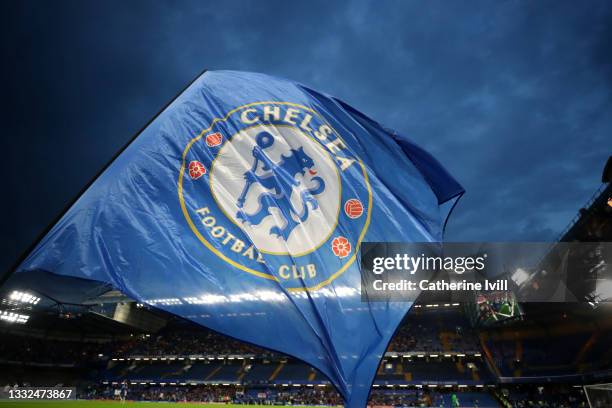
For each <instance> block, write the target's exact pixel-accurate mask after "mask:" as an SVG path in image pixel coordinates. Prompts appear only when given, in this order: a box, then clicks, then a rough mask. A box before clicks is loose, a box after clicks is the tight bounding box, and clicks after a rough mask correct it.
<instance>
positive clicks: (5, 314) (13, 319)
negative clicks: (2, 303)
mask: <svg viewBox="0 0 612 408" xmlns="http://www.w3.org/2000/svg"><path fill="white" fill-rule="evenodd" d="M29 319H30V316H28V315H24V314H20V313H13V312H9V311H7V310H3V311H1V312H0V320H2V321H4V322H7V323H18V324H25V323H27V321H28V320H29Z"/></svg>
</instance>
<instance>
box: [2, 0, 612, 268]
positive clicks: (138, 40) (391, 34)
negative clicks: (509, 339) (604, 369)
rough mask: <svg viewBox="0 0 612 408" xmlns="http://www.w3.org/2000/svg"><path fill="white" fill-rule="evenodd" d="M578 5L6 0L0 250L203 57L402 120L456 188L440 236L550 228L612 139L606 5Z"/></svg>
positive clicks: (581, 193)
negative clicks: (458, 195) (460, 193)
mask: <svg viewBox="0 0 612 408" xmlns="http://www.w3.org/2000/svg"><path fill="white" fill-rule="evenodd" d="M587 6H588V7H587ZM587 6H585V5H578V4H577V3H575V2H569V1H567V2H514V1H513V2H509V1H507V2H501V1H500V2H482V3H470V4H466V3H461V4H460V3H454V2H431V1H430V2H426V3H421V2H384V1H383V2H381V1H379V2H345V3H341V2H320V3H315V2H246V1H245V2H228V1H224V2H200V1H197V2H135V1H131V2H87V3H86V2H54V3H49V2H42V1H41V2H34V3H32V2H30V3H28V2H18V1H15V2H12V3H8V2H5V3H4V4H3V6H2V7H3V8H4V9H5V10H3V13H2V15H3V18H4V21H3V24H2V27H3V28H2V30H3V35H2V43H3V60H4V62H3V64H4V67H3V71H4V72H3V79H4V83H5V84H4V88H5V89H4V90H3V96H4V98H3V109H2V123H3V125H4V128H3V135H2V144H3V152H4V159H3V162H2V172H3V175H4V178H5V180H7V181H5V184H8V186H5V189H4V191H5V194H4V199H3V201H2V214H3V220H2V237H1V244H2V247H3V249H4V250H3V251H2V255H1V259H0V265H1V266H2V267H3V269H6V267H8V266H9V265H10V264H11V263H12V261H13V260H14V259H15V258H16V257H17V254H18V253H19V252H20V251H21V250H23V249H24V248H25V247H26V246H27V245H28V243H29V242H30V241H31V240H32V239H33V238H34V237H35V236H36V234H37V233H38V232H39V231H40V230H41V229H42V228H43V227H44V226H45V225H46V224H47V223H48V222H49V221H50V220H51V219H52V218H53V216H54V215H55V214H57V213H58V212H59V211H60V210H61V209H62V208H63V206H64V205H65V203H66V202H67V201H68V200H69V199H70V198H71V197H72V196H74V194H76V192H78V191H79V189H80V188H81V187H82V186H83V185H84V184H85V183H86V182H87V181H88V180H89V179H90V178H91V177H92V176H93V175H94V174H95V173H96V172H97V170H98V169H100V168H101V167H102V166H103V164H104V163H105V162H106V161H107V160H108V159H109V158H110V157H111V156H112V155H113V153H114V152H115V151H117V150H118V149H119V148H120V146H121V145H123V144H124V143H125V142H126V141H127V140H128V139H129V138H130V137H131V135H132V134H133V133H134V132H136V131H137V130H138V129H139V128H140V127H141V126H142V125H143V124H144V123H146V121H147V120H148V119H149V118H150V117H151V116H152V115H153V114H155V113H156V112H157V110H158V109H159V108H160V107H161V106H162V105H163V104H164V103H165V102H166V101H167V100H169V99H170V98H171V97H172V96H174V94H175V93H176V92H177V91H178V90H179V89H181V88H182V87H183V86H184V85H185V84H186V83H187V82H189V81H190V80H191V79H192V78H193V77H194V76H195V75H196V74H197V73H198V72H199V71H201V70H202V69H203V68H209V69H240V70H249V71H259V72H265V73H269V74H274V75H280V76H284V77H288V78H292V79H295V80H298V81H300V82H303V83H305V84H307V85H310V86H312V87H314V88H317V89H319V90H322V91H324V92H327V93H330V94H333V95H336V96H338V97H340V98H341V99H343V100H345V101H347V102H348V103H350V104H352V105H354V106H355V107H357V108H358V109H360V110H362V111H364V112H365V113H367V114H369V115H371V116H372V117H374V118H376V119H377V120H379V121H380V122H382V123H384V124H386V125H388V126H390V127H393V128H395V129H397V130H398V131H400V132H402V133H404V134H406V135H409V136H410V137H411V138H412V139H413V140H415V141H416V142H417V143H419V144H421V145H423V146H424V147H426V148H427V149H428V150H430V151H431V152H432V153H433V154H434V155H435V156H436V157H438V158H439V159H440V161H441V162H442V163H444V164H445V165H446V166H447V167H448V168H449V170H450V171H451V172H452V173H453V174H454V175H455V176H456V177H457V178H458V179H459V181H460V182H462V183H463V185H464V186H465V187H466V190H467V194H466V196H465V197H464V199H463V200H462V202H461V203H460V205H459V207H458V208H457V210H456V211H455V214H454V218H453V219H452V220H451V222H450V224H449V228H448V237H449V238H450V239H453V240H485V239H489V240H499V241H503V240H517V239H523V240H547V239H554V238H555V237H556V234H558V233H559V232H560V230H562V228H563V227H564V226H565V224H566V223H567V222H568V221H569V220H570V219H571V218H572V216H573V215H574V214H575V213H576V211H577V210H578V208H579V207H580V206H581V205H582V204H583V203H584V202H585V201H586V200H587V199H588V198H589V196H590V194H591V193H592V192H593V191H594V190H595V188H597V187H598V177H599V173H600V171H601V168H602V166H603V163H604V160H605V158H606V157H607V156H608V155H609V154H610V152H611V150H612V149H610V146H611V145H612V143H611V140H612V115H610V112H611V108H612V101H611V92H610V91H611V89H612V53H610V52H609V50H610V49H612V28H611V27H612V14H611V11H612V6H610V4H609V3H606V2H590V3H588V5H587Z"/></svg>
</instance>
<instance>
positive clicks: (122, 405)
mask: <svg viewBox="0 0 612 408" xmlns="http://www.w3.org/2000/svg"><path fill="white" fill-rule="evenodd" d="M0 407H1V408H30V407H32V408H81V407H82V408H152V407H157V408H162V407H171V408H183V407H189V408H196V407H197V408H209V407H211V408H244V407H245V405H228V404H205V403H199V402H171V403H168V402H132V401H126V402H120V401H83V400H76V401H75V400H69V401H58V400H54V401H26V400H21V401H14V400H13V401H10V400H0ZM302 408H308V407H302Z"/></svg>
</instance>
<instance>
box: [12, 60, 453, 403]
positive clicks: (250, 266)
mask: <svg viewBox="0 0 612 408" xmlns="http://www.w3.org/2000/svg"><path fill="white" fill-rule="evenodd" d="M462 193H463V189H462V188H461V186H460V185H459V184H458V183H457V182H456V181H455V180H454V179H453V178H452V176H451V175H450V174H449V173H448V172H447V171H446V170H445V169H444V168H443V167H442V166H441V165H440V164H439V163H438V162H437V161H436V160H435V159H434V158H433V157H432V156H431V155H429V154H428V153H427V152H425V151H424V150H423V149H421V148H419V147H418V146H416V145H415V144H414V143H412V142H411V141H410V140H409V139H407V138H405V137H402V136H400V135H398V134H397V133H396V132H393V131H390V130H388V129H385V128H384V127H382V126H381V125H379V124H378V123H377V122H375V121H373V120H371V119H369V118H367V117H366V116H365V115H363V114H361V113H360V112H358V111H356V110H355V109H353V108H351V107H350V106H348V105H347V104H345V103H343V102H341V101H339V100H337V99H335V98H333V97H330V96H327V95H324V94H322V93H319V92H317V91H314V90H312V89H309V88H307V87H305V86H303V85H300V84H297V83H295V82H292V81H289V80H285V79H279V78H275V77H271V76H267V75H262V74H254V73H245V72H233V71H208V72H206V73H204V74H203V75H202V76H201V77H199V78H198V79H197V80H196V81H194V82H193V83H192V84H191V85H190V86H189V87H188V88H187V89H186V90H185V91H184V92H183V93H182V94H180V95H179V96H178V97H177V98H176V99H175V100H174V101H173V102H172V103H171V104H170V105H169V106H168V107H167V108H166V109H165V110H164V111H162V112H161V113H160V114H159V115H158V116H157V117H156V118H155V120H153V121H152V122H151V123H150V124H149V125H148V126H147V127H146V128H145V129H144V130H143V131H142V132H141V133H140V134H139V135H138V137H136V138H135V139H134V141H133V142H132V143H131V144H130V145H129V146H128V147H127V148H126V149H125V150H124V151H123V152H122V153H121V154H120V155H119V156H118V157H117V158H115V160H114V161H113V162H112V163H111V164H110V165H109V166H108V167H107V169H106V170H105V171H104V172H103V173H102V174H101V175H100V176H99V177H98V178H97V179H96V180H95V181H94V182H93V183H92V184H91V186H90V187H89V188H88V189H87V190H86V191H85V193H84V194H82V195H81V196H80V197H79V199H78V200H77V201H76V202H75V203H74V204H73V205H72V206H71V207H70V208H69V209H68V210H67V212H66V213H65V214H64V215H63V217H62V218H61V219H60V221H59V222H58V223H57V224H55V225H54V226H53V227H52V228H51V230H50V231H49V232H48V233H47V234H46V235H45V236H44V237H43V238H42V240H41V241H40V242H39V243H38V245H37V246H36V247H35V248H34V250H33V251H32V252H31V253H30V254H29V256H28V257H27V258H26V259H25V260H24V261H23V262H22V263H21V265H20V266H19V268H18V272H20V273H27V271H29V270H37V269H42V270H47V271H52V272H54V273H57V274H61V275H67V276H75V277H80V278H88V279H94V280H98V281H101V282H106V283H110V284H112V285H113V286H114V287H116V288H117V289H118V290H121V291H122V292H124V293H125V294H126V295H128V296H130V297H132V298H133V299H135V300H137V301H139V302H142V303H146V304H148V305H151V306H155V307H157V308H160V309H164V310H166V311H168V312H170V313H173V314H175V315H179V316H182V317H184V318H187V319H190V320H192V321H194V322H197V323H199V324H202V325H204V326H207V327H209V328H211V329H213V330H216V331H219V332H221V333H224V334H227V335H229V336H232V337H235V338H237V339H240V340H243V341H246V342H249V343H252V344H256V345H259V346H262V347H266V348H269V349H272V350H276V351H279V352H282V353H286V354H288V355H290V356H293V357H295V358H298V359H300V360H302V361H304V362H306V363H308V364H310V365H312V366H313V367H316V368H317V369H318V370H319V371H321V373H323V374H324V375H325V376H326V377H327V378H328V379H329V380H330V381H331V383H332V384H333V385H334V386H335V387H336V388H337V389H338V391H339V392H340V393H341V395H342V397H343V398H344V400H345V403H346V406H350V407H363V406H365V404H366V401H367V398H368V395H369V391H370V388H371V385H372V382H373V379H374V376H375V374H376V370H377V367H378V364H379V361H380V359H381V357H382V355H383V354H384V351H385V348H386V347H387V344H388V343H389V341H390V339H391V336H392V335H393V333H394V332H395V329H396V328H397V326H398V324H399V323H400V322H401V320H402V318H403V317H404V315H405V314H406V312H407V311H408V310H409V309H410V306H411V304H410V303H408V302H406V303H383V302H372V303H368V302H362V300H361V296H360V282H361V280H360V270H359V256H358V255H359V249H360V245H361V243H362V242H364V241H388V242H406V241H408V242H432V241H433V242H436V241H441V240H442V234H443V225H444V221H445V215H444V214H442V213H441V210H440V205H441V204H443V203H444V202H446V201H448V200H450V199H452V198H455V197H458V196H459V195H460V194H462Z"/></svg>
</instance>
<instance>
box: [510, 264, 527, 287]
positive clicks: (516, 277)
mask: <svg viewBox="0 0 612 408" xmlns="http://www.w3.org/2000/svg"><path fill="white" fill-rule="evenodd" d="M510 278H511V279H512V281H513V282H514V283H516V285H517V286H521V285H522V284H523V283H525V282H526V281H527V279H529V274H528V273H527V271H525V270H524V269H522V268H518V269H517V270H516V271H515V272H514V273H513V274H512V276H511V277H510Z"/></svg>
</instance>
